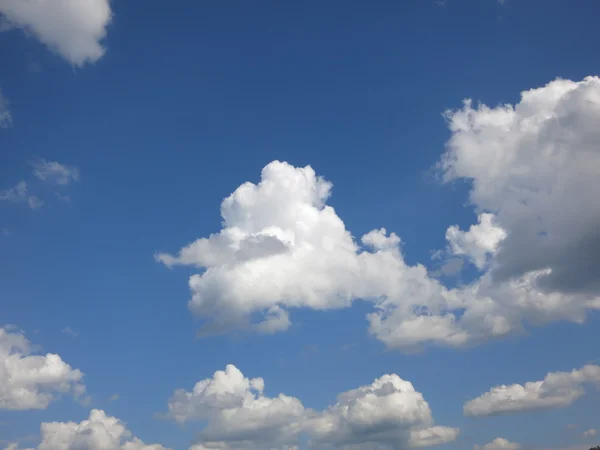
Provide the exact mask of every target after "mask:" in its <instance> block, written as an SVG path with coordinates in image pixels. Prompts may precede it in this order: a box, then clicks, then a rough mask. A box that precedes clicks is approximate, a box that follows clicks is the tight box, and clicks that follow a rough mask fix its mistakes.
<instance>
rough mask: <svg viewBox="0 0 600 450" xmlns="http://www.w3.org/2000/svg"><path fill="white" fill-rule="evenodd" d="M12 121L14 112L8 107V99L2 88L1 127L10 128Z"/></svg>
mask: <svg viewBox="0 0 600 450" xmlns="http://www.w3.org/2000/svg"><path fill="white" fill-rule="evenodd" d="M12 123H13V120H12V113H11V112H10V108H9V107H8V100H7V99H6V97H5V96H4V94H3V93H2V90H0V128H10V127H11V126H12Z"/></svg>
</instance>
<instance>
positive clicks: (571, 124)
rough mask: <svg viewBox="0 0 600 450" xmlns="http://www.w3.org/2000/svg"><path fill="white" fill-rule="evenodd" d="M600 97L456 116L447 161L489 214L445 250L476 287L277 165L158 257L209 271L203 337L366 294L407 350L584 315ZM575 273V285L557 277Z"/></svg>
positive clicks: (592, 272)
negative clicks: (438, 274) (435, 270)
mask: <svg viewBox="0 0 600 450" xmlns="http://www.w3.org/2000/svg"><path fill="white" fill-rule="evenodd" d="M599 98H600V80H599V79H597V78H587V79H586V80H584V81H582V82H580V83H575V82H571V81H564V80H557V81H554V82H552V83H549V84H548V85H547V86H545V87H542V88H539V89H536V90H533V91H528V92H525V93H523V95H522V100H521V102H520V103H519V104H518V105H516V106H515V107H513V106H510V105H509V106H503V107H499V108H495V109H492V108H488V107H486V106H479V107H478V108H477V109H474V108H473V107H472V103H471V102H469V101H467V102H466V103H465V105H464V108H463V109H461V110H459V111H455V112H449V113H448V114H447V117H448V123H449V126H450V129H451V131H452V137H451V139H450V140H449V142H448V150H447V153H446V154H445V156H444V158H443V161H442V162H441V164H440V168H441V170H442V171H443V173H444V176H445V179H446V180H453V179H457V178H466V179H469V180H472V183H473V187H472V190H471V194H470V196H471V200H472V202H473V203H474V205H475V207H476V209H477V210H478V213H479V218H478V223H477V224H474V225H472V226H471V227H470V228H469V229H468V230H466V231H463V230H461V229H460V228H458V227H457V226H451V227H449V228H448V230H447V232H446V237H447V240H448V250H447V251H446V254H449V255H451V257H452V258H465V259H467V260H469V261H470V262H472V263H473V264H474V265H476V266H477V267H478V268H479V269H480V270H481V276H480V278H479V279H476V280H474V281H473V282H472V283H471V284H469V285H466V286H462V287H459V288H454V289H449V288H447V287H445V286H444V285H442V284H441V283H440V282H439V281H438V280H436V279H435V278H434V277H433V276H431V274H429V273H428V271H427V269H426V268H425V267H424V266H423V265H421V264H417V265H414V266H410V265H408V264H406V262H405V260H404V257H403V255H402V252H401V246H400V244H401V241H400V238H399V237H398V236H397V235H395V234H394V233H390V232H388V231H387V230H385V229H374V230H372V231H370V232H369V233H367V234H365V235H364V236H362V238H361V239H360V240H355V239H354V238H353V236H352V235H351V233H350V232H349V231H348V230H347V229H346V226H345V224H344V222H343V221H342V219H341V218H340V217H339V216H338V215H337V214H336V212H335V210H334V209H333V208H332V207H331V206H329V205H327V200H328V198H329V196H330V193H331V188H332V184H331V183H330V182H328V181H326V180H325V179H323V178H321V177H318V176H317V175H316V174H315V172H314V170H313V169H312V168H311V167H309V166H307V167H304V168H296V167H292V166H290V165H289V164H287V163H284V162H279V161H274V162H272V163H270V164H268V165H267V166H266V167H265V168H264V169H263V170H262V174H261V180H260V182H259V183H257V184H253V183H250V182H247V183H244V184H242V185H241V186H239V187H238V188H237V189H236V190H235V191H234V192H233V193H232V194H231V195H230V196H228V197H227V198H225V199H224V200H223V202H222V204H221V216H222V218H223V228H222V229H221V230H220V231H219V232H218V233H215V234H212V235H210V236H209V237H206V238H200V239H197V240H196V241H194V242H192V243H190V244H189V245H187V246H185V247H183V248H182V249H181V250H180V251H179V252H178V253H177V254H175V255H172V254H168V253H158V254H156V259H157V260H158V261H160V262H162V263H164V264H165V265H167V266H170V267H173V266H176V265H192V266H196V267H197V268H198V269H200V270H199V273H197V274H195V275H193V276H192V277H190V279H189V286H190V290H191V292H192V298H191V300H190V301H189V303H188V306H189V309H190V310H191V311H192V312H193V313H194V314H195V315H196V316H198V317H200V318H202V319H205V322H204V325H203V328H202V329H201V331H200V333H201V334H211V333H220V332H225V331H227V330H230V329H233V328H238V329H239V328H242V329H251V330H255V331H258V332H276V331H283V330H285V329H287V328H288V327H289V325H290V323H291V320H290V314H289V311H290V309H292V308H300V307H303V308H311V309H316V310H327V309H335V308H343V307H347V306H349V305H351V303H352V302H353V301H354V300H356V299H362V300H367V301H370V302H372V304H373V307H374V312H372V313H371V314H369V315H368V316H367V320H368V322H369V331H370V332H371V334H373V335H374V336H376V337H377V338H378V339H379V340H381V341H382V342H384V343H385V344H386V345H387V346H388V347H389V348H398V349H402V350H405V351H414V350H419V349H420V348H422V347H423V345H424V344H428V343H430V344H431V343H433V344H438V345H445V346H454V347H457V346H464V345H467V344H473V343H478V342H482V341H484V340H486V339H490V338H499V337H502V336H506V335H508V334H511V333H518V332H521V331H522V330H523V329H524V327H525V323H528V324H534V325H535V324H543V323H548V322H552V321H560V320H570V321H574V322H578V323H581V322H583V321H584V319H585V317H586V313H587V311H588V310H590V309H600V296H599V295H598V294H600V292H596V291H595V288H594V283H597V282H598V280H600V276H598V275H599V274H598V273H597V270H598V267H600V265H599V264H597V263H596V262H594V261H592V260H591V259H590V258H592V259H593V258H594V257H595V256H594V255H597V254H598V255H600V249H598V250H599V251H598V252H596V251H594V248H595V247H594V245H596V244H597V243H598V242H600V236H598V230H597V227H596V226H595V224H597V223H599V222H600V204H599V203H598V202H597V201H595V199H596V197H597V194H600V192H599V189H600V187H599V186H600V184H598V183H597V182H596V180H597V179H598V178H600V159H598V158H599V156H598V155H599V154H600V152H599V151H598V144H597V142H600V139H598V138H599V137H600V135H599V133H600V131H598V129H597V128H598V127H596V123H597V122H598V119H600V117H599V116H598V114H599V111H600V108H599V107H598V104H599V103H598V99H599ZM579 210H581V211H579ZM582 245H583V246H582ZM534 260H535V263H534ZM526 261H529V262H531V264H529V263H527V262H526ZM519 267H520V268H519ZM459 269H460V267H459ZM575 272H577V273H575ZM565 277H566V278H565ZM567 278H568V279H569V280H576V283H575V284H573V283H571V281H568V282H567V281H565V283H567V284H569V283H571V284H572V286H571V287H572V288H573V289H571V288H569V286H567V284H565V283H558V284H556V283H557V282H558V281H557V280H559V279H560V280H566V279H567ZM559 285H560V286H559Z"/></svg>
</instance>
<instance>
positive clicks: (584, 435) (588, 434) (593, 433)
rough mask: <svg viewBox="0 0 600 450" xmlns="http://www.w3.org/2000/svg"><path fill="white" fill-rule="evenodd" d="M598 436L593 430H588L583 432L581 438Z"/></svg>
mask: <svg viewBox="0 0 600 450" xmlns="http://www.w3.org/2000/svg"><path fill="white" fill-rule="evenodd" d="M597 434H598V432H597V431H596V429H595V428H590V429H589V430H587V431H584V432H583V437H594V436H596V435H597Z"/></svg>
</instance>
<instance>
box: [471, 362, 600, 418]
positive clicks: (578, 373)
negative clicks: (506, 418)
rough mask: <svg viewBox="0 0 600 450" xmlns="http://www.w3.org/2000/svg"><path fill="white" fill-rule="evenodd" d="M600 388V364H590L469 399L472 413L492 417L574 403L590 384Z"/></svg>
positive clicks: (494, 388) (493, 389)
mask: <svg viewBox="0 0 600 450" xmlns="http://www.w3.org/2000/svg"><path fill="white" fill-rule="evenodd" d="M590 383H591V384H596V385H597V386H598V387H600V366H596V365H586V366H583V367H582V368H581V369H578V370H573V371H571V372H551V373H549V374H547V375H546V377H545V378H544V379H543V380H541V381H530V382H527V383H525V384H511V385H508V386H507V385H501V386H496V387H493V388H492V389H490V390H489V391H488V392H486V393H485V394H483V395H481V396H479V397H477V398H475V399H473V400H470V401H468V402H467V403H465V405H464V408H463V409H464V413H465V415H468V416H492V415H497V414H509V413H519V412H524V411H535V410H542V409H552V408H562V407H565V406H569V405H571V404H572V403H573V402H575V401H576V400H577V399H578V398H580V397H581V396H582V395H583V394H584V393H585V385H586V384H590Z"/></svg>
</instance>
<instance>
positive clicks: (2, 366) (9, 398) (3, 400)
mask: <svg viewBox="0 0 600 450" xmlns="http://www.w3.org/2000/svg"><path fill="white" fill-rule="evenodd" d="M31 353H32V349H31V345H30V343H29V341H28V340H27V339H26V338H25V336H24V335H23V334H22V333H21V332H19V331H15V330H14V329H13V328H12V327H4V328H0V409H9V410H26V409H46V408H47V407H48V405H49V404H50V402H52V401H54V400H55V399H56V397H57V395H60V394H71V395H73V396H74V397H75V398H77V399H83V396H84V394H85V386H84V385H83V384H82V383H81V380H82V378H83V373H82V372H81V371H80V370H78V369H73V368H72V367H71V366H70V365H68V364H67V363H65V362H64V361H63V360H62V359H61V357H60V356H59V355H57V354H53V353H47V354H46V355H45V356H41V355H32V354H31ZM83 400H84V399H83Z"/></svg>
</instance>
